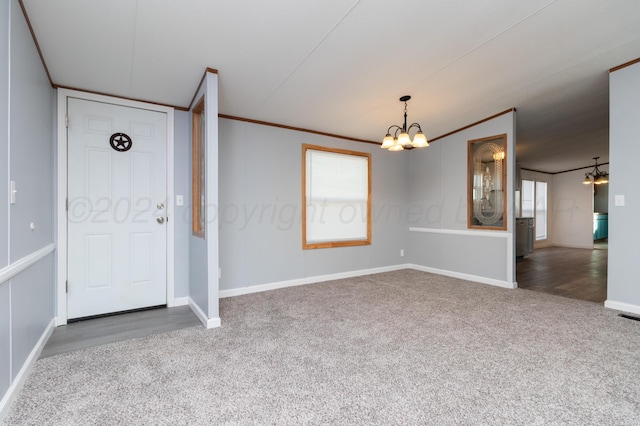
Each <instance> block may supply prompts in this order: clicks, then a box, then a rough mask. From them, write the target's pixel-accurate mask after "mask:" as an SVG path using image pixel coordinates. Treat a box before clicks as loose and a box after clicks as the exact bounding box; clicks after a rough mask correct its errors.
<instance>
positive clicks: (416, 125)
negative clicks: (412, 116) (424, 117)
mask: <svg viewBox="0 0 640 426" xmlns="http://www.w3.org/2000/svg"><path fill="white" fill-rule="evenodd" d="M414 127H417V128H418V130H419V131H422V128H421V127H420V125H419V124H418V123H412V124H411V125H410V126H409V127H408V128H407V133H409V130H411V129H412V128H414Z"/></svg>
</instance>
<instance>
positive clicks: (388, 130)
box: [387, 124, 402, 135]
mask: <svg viewBox="0 0 640 426" xmlns="http://www.w3.org/2000/svg"><path fill="white" fill-rule="evenodd" d="M394 127H395V128H396V135H397V134H398V129H400V130H402V128H401V127H400V126H396V125H395V124H393V125H391V126H389V128H388V129H387V133H388V134H391V129H393V128H394Z"/></svg>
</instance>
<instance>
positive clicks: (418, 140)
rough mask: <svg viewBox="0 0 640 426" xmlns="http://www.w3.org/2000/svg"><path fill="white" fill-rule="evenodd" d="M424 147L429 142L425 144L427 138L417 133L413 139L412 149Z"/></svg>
mask: <svg viewBox="0 0 640 426" xmlns="http://www.w3.org/2000/svg"><path fill="white" fill-rule="evenodd" d="M425 146H429V142H427V137H426V136H425V135H424V133H422V132H420V131H418V133H416V135H415V136H414V137H413V147H414V148H423V147H425Z"/></svg>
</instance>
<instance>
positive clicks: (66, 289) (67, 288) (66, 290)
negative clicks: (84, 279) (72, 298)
mask: <svg viewBox="0 0 640 426" xmlns="http://www.w3.org/2000/svg"><path fill="white" fill-rule="evenodd" d="M64 292H65V293H67V294H69V280H67V281H65V287H64Z"/></svg>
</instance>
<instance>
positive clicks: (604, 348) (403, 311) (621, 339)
mask: <svg viewBox="0 0 640 426" xmlns="http://www.w3.org/2000/svg"><path fill="white" fill-rule="evenodd" d="M220 305H221V306H220V308H221V317H222V323H223V327H222V328H219V329H214V330H205V329H203V328H200V327H196V328H189V329H185V330H180V331H174V332H169V333H165V334H159V335H153V336H149V337H144V338H138V339H132V340H127V341H124V342H120V343H113V344H108V345H104V346H99V347H94V348H90V349H84V350H80V351H77V352H72V353H67V354H63V355H58V356H53V357H50V358H45V359H41V360H39V361H37V363H36V365H35V367H34V370H33V372H32V374H31V376H30V377H29V378H28V380H27V383H26V384H25V387H24V389H23V391H22V393H21V394H20V396H19V397H18V399H17V400H16V402H15V403H14V405H13V407H12V409H11V411H10V413H9V416H8V417H7V418H6V423H7V424H11V425H22V424H29V425H89V424H100V425H108V424H153V425H160V424H171V425H187V424H189V425H198V424H203V425H204V424H207V425H213V424H215V425H218V424H243V425H244V424H260V425H262V424H284V425H288V424H294V425H299V424H339V425H346V424H351V425H355V424H384V425H392V424H398V425H400V424H402V425H404V424H434V425H447V424H474V425H475V424H486V425H494V424H514V425H536V424H539V425H549V424H562V425H571V424H573V425H589V424H593V425H609V424H611V425H631V424H636V425H637V424H640V380H639V378H640V322H636V321H632V320H628V319H624V318H620V317H618V316H617V312H615V311H612V310H607V309H604V308H603V307H602V306H600V305H596V304H594V303H590V302H581V301H576V300H571V299H566V298H562V297H557V296H550V295H545V294H540V293H536V292H532V291H527V290H506V289H501V288H496V287H491V286H487V285H482V284H477V283H470V282H466V281H462V280H456V279H452V278H446V277H442V276H437V275H432V274H427V273H423V272H418V271H413V270H403V271H397V272H390V273H384V274H377V275H370V276H364V277H358V278H352V279H346V280H339V281H331V282H327V283H320V284H313V285H308V286H302V287H295V288H289V289H282V290H275V291H270V292H264V293H258V294H252V295H246V296H240V297H234V298H229V299H223V300H221V303H220Z"/></svg>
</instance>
